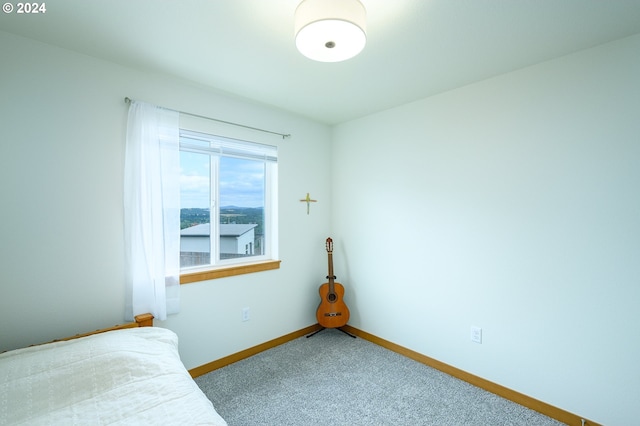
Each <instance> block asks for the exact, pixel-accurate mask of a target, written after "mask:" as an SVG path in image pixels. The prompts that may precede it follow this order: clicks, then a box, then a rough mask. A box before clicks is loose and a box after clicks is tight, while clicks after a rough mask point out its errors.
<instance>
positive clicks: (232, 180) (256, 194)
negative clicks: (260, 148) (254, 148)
mask: <svg viewBox="0 0 640 426" xmlns="http://www.w3.org/2000/svg"><path fill="white" fill-rule="evenodd" d="M180 169H181V176H180V201H181V207H182V208H195V207H197V208H209V207H210V204H211V203H210V201H209V193H210V190H209V179H210V178H209V176H210V166H209V156H208V155H206V154H196V153H191V152H181V153H180ZM219 177H220V203H219V204H218V205H219V206H229V205H233V206H238V207H264V197H263V194H264V163H263V162H261V161H252V160H245V159H240V158H231V157H221V158H220V172H219Z"/></svg>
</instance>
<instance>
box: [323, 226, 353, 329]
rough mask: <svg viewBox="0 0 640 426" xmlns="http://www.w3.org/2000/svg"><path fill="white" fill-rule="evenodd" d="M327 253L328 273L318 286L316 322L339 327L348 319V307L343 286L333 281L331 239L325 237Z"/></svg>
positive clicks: (324, 325)
mask: <svg viewBox="0 0 640 426" xmlns="http://www.w3.org/2000/svg"><path fill="white" fill-rule="evenodd" d="M327 254H328V258H329V275H327V279H328V280H329V282H326V283H324V284H322V285H321V286H320V289H319V290H318V291H319V293H320V305H318V309H317V311H316V319H317V320H318V324H320V325H321V326H322V327H324V328H339V327H342V326H343V325H345V324H347V322H348V321H349V308H347V305H345V303H344V300H343V296H344V287H343V286H342V284H340V283H337V282H335V278H336V277H335V276H334V275H333V240H331V238H327Z"/></svg>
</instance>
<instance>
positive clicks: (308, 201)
mask: <svg viewBox="0 0 640 426" xmlns="http://www.w3.org/2000/svg"><path fill="white" fill-rule="evenodd" d="M317 201H318V200H312V199H311V197H310V196H309V193H308V192H307V197H306V198H305V199H303V200H300V202H302V203H307V214H309V205H310V203H315V202H317Z"/></svg>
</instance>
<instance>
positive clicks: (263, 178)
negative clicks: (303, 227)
mask: <svg viewBox="0 0 640 426" xmlns="http://www.w3.org/2000/svg"><path fill="white" fill-rule="evenodd" d="M277 155H278V152H277V147H275V146H270V145H263V144H258V143H253V142H246V141H240V140H236V139H230V138H225V137H221V136H214V135H210V134H205V133H199V132H194V131H190V130H181V131H180V203H181V209H180V267H181V272H182V275H183V277H184V275H185V274H189V273H191V272H194V271H196V272H198V271H203V270H215V269H224V268H226V267H231V266H234V265H246V264H247V263H258V262H267V263H268V261H270V260H274V259H276V257H277V241H276V240H277V233H276V229H275V228H276V223H277V221H276V214H277V211H276V206H277V202H276V201H277V199H276V196H277V194H276V192H277ZM265 269H273V268H272V267H267V268H265ZM249 272H251V271H249ZM227 275H229V274H227ZM225 276H226V275H225ZM208 278H215V276H214V277H211V276H208ZM208 278H203V279H208ZM182 281H183V282H184V280H182Z"/></svg>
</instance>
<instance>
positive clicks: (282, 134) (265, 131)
mask: <svg viewBox="0 0 640 426" xmlns="http://www.w3.org/2000/svg"><path fill="white" fill-rule="evenodd" d="M124 101H125V102H126V103H128V104H130V103H131V101H133V99H131V98H129V97H126V98H124ZM162 108H164V107H162ZM165 109H168V110H170V111H175V112H177V113H180V114H184V115H189V116H191V117H196V118H202V119H204V120H211V121H217V122H218V123H224V124H229V125H231V126H237V127H244V128H245V129H251V130H257V131H258V132H264V133H271V134H272V135H278V136H282V139H285V138H290V137H291V133H278V132H272V131H271V130H265V129H260V128H258V127H251V126H246V125H244V124H239V123H233V122H231V121H224V120H219V119H217V118H211V117H205V116H204V115H198V114H191V113H190V112H184V111H178V110H175V109H171V108H165Z"/></svg>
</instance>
